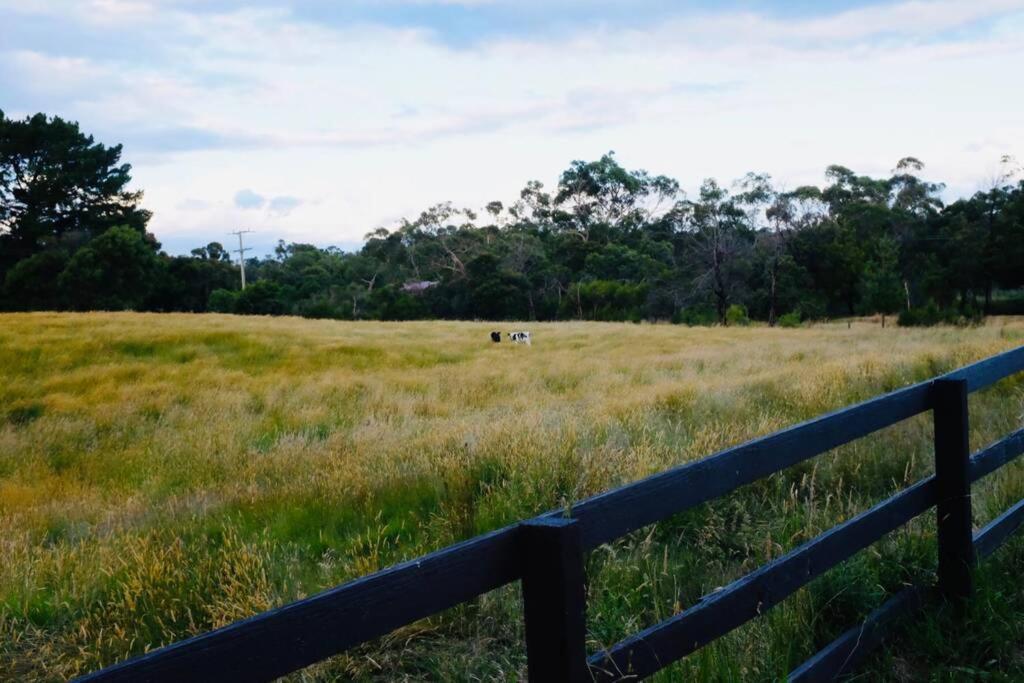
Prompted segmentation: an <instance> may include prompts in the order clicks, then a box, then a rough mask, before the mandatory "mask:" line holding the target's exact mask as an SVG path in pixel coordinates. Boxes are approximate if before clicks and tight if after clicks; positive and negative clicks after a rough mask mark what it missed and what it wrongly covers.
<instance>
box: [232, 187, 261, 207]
mask: <svg viewBox="0 0 1024 683" xmlns="http://www.w3.org/2000/svg"><path fill="white" fill-rule="evenodd" d="M266 203H267V199H266V197H264V196H263V195H261V194H256V193H255V192H253V191H252V190H239V191H238V192H236V193H235V206H236V207H238V208H239V209H262V208H263V206H264V205H265V204H266Z"/></svg>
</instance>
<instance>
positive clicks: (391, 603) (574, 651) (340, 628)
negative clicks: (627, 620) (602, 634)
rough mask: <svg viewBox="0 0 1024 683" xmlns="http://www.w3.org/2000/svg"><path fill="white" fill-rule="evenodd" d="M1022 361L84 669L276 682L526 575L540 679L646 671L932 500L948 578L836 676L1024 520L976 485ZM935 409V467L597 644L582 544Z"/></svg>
mask: <svg viewBox="0 0 1024 683" xmlns="http://www.w3.org/2000/svg"><path fill="white" fill-rule="evenodd" d="M1022 371H1024V346H1022V347H1019V348H1017V349H1014V350H1012V351H1008V352H1006V353H1003V354H1000V355H998V356H994V357H992V358H989V359H986V360H983V361H980V362H978V363H974V364H973V365H969V366H967V367H964V368H961V369H959V370H956V371H954V372H951V373H949V374H947V375H944V376H942V377H939V378H936V379H933V380H929V381H926V382H922V383H919V384H915V385H912V386H909V387H906V388H904V389H900V390H897V391H894V392H892V393H889V394H885V395H883V396H879V397H876V398H873V399H870V400H868V401H865V402H863V403H859V404H856V405H853V406H850V407H847V408H843V409H840V410H836V411H834V412H831V413H828V414H826V415H822V416H820V417H817V418H814V419H812V420H809V421H807V422H803V423H801V424H798V425H795V426H793V427H790V428H788V429H784V430H782V431H779V432H776V433H774V434H771V435H768V436H765V437H762V438H759V439H755V440H753V441H750V442H747V443H745V444H742V445H739V446H735V447H732V448H728V449H726V450H724V451H721V452H719V453H717V454H715V455H712V456H709V457H707V458H704V459H702V460H698V461H696V462H692V463H688V464H685V465H680V466H677V467H674V468H672V469H669V470H666V471H664V472H661V473H659V474H656V475H653V476H651V477H648V478H646V479H643V480H640V481H637V482H634V483H632V484H628V485H626V486H622V487H620V488H617V489H614V490H611V491H608V492H606V493H602V494H600V495H597V496H594V497H592V498H588V499H586V500H583V501H580V502H578V503H576V504H574V505H572V506H571V507H569V508H568V509H567V510H556V511H552V512H549V513H547V514H544V515H541V516H539V517H537V518H534V519H531V520H527V521H524V522H521V523H519V524H515V525H512V526H508V527H505V528H503V529H499V530H497V531H493V532H491V533H488V534H484V535H482V536H478V537H476V538H473V539H471V540H468V541H465V542H462V543H458V544H455V545H452V546H450V547H448V548H445V549H443V550H439V551H437V552H434V553H430V554H428V555H425V556H423V557H420V558H418V559H415V560H411V561H409V562H404V563H402V564H398V565H395V566H394V567H391V568H389V569H385V570H383V571H380V572H377V573H375V574H371V575H369V576H366V577H363V578H360V579H356V580H354V581H351V582H349V583H346V584H343V585H341V586H338V587H335V588H332V589H330V590H327V591H325V592H323V593H319V594H317V595H314V596H312V597H309V598H306V599H304V600H300V601H298V602H294V603H292V604H289V605H285V606H283V607H280V608H278V609H274V610H270V611H268V612H264V613H261V614H258V615H256V616H253V617H251V618H249V619H245V620H242V621H238V622H236V623H233V624H230V625H228V626H225V627H223V628H220V629H217V630H215V631H211V632H209V633H205V634H202V635H199V636H195V637H193V638H189V639H187V640H183V641H181V642H178V643H175V644H173V645H169V646H167V647H163V648H160V649H158V650H154V651H152V652H149V653H147V654H144V655H142V656H140V657H137V658H135V659H131V660H128V661H125V662H122V663H120V664H116V665H114V666H111V667H109V668H106V669H103V670H101V671H97V672H95V673H92V674H89V675H87V676H85V677H83V678H82V679H80V680H81V681H89V682H96V683H98V682H104V683H106V682H111V681H177V680H217V681H252V680H271V679H273V678H276V677H278V676H281V675H284V674H286V673H289V672H292V671H295V670H297V669H300V668H302V667H305V666H308V665H310V664H313V663H315V662H318V661H320V660H323V659H326V658H327V657H330V656H332V655H335V654H338V653H340V652H343V651H345V650H348V649H350V648H352V647H355V646H357V645H359V644H361V643H364V642H366V641H369V640H372V639H374V638H377V637H379V636H382V635H385V634H387V633H389V632H391V631H393V630H395V629H396V628H399V627H401V626H404V625H407V624H411V623H413V622H415V621H417V620H419V619H422V618H424V617H427V616H430V615H432V614H436V613H438V612H440V611H442V610H445V609H448V608H450V607H454V606H456V605H458V604H460V603H463V602H466V601H468V600H472V599H473V598H475V597H477V596H479V595H481V594H483V593H487V592H488V591H491V590H494V589H496V588H499V587H501V586H504V585H507V584H509V583H512V582H514V581H522V586H523V598H524V618H525V624H526V647H527V662H528V664H527V667H528V673H529V677H530V680H531V681H569V682H572V681H590V680H596V681H614V680H619V679H621V678H624V677H628V678H629V679H630V680H636V679H638V678H644V677H646V676H649V675H651V674H653V673H655V672H656V671H659V670H660V669H663V668H664V667H666V666H668V665H670V664H671V663H672V662H675V661H677V660H678V659H680V658H681V657H685V656H686V655H687V654H690V653H692V652H694V651H695V650H697V649H699V648H701V647H703V646H704V645H706V644H708V643H710V642H711V641H713V640H714V639H716V638H718V637H720V636H722V635H724V634H726V633H728V632H730V631H732V630H733V629H735V628H737V627H738V626H740V625H742V624H744V623H746V622H747V621H749V620H751V619H753V618H755V617H757V616H758V615H760V614H762V613H763V612H764V611H765V610H767V609H769V608H770V607H771V606H773V605H775V604H777V603H779V602H780V601H782V600H784V599H785V598H786V597H787V596H789V595H791V594H792V593H793V592H795V591H796V590H798V589H799V588H800V587H802V586H804V585H806V584H807V583H809V582H810V581H811V580H813V579H814V578H815V577H817V576H819V575H821V574H822V573H824V572H825V571H827V570H828V569H830V568H831V567H834V566H835V565H837V564H838V563H840V562H842V561H843V560H845V559H848V558H849V557H850V556H852V555H854V554H856V553H857V552H859V551H860V550H862V549H863V548H865V547H867V546H868V545H870V544H871V543H874V542H875V541H877V540H878V539H880V538H881V537H882V536H884V535H885V534H887V533H889V532H891V531H893V530H895V529H897V528H899V527H900V526H902V525H904V524H906V523H907V522H909V521H910V520H912V519H914V518H915V517H917V516H919V515H921V514H923V513H924V512H926V511H928V510H929V509H931V508H932V507H936V508H937V509H938V515H937V525H938V532H939V533H938V537H939V571H938V581H937V586H936V587H934V588H933V587H926V586H921V587H916V586H915V587H910V588H907V589H905V590H903V591H902V592H900V593H898V594H896V595H895V596H893V597H892V598H890V599H889V600H888V601H887V602H886V603H885V604H883V605H882V606H881V607H879V608H878V609H877V610H875V611H874V612H872V613H871V614H870V615H869V616H868V618H867V619H866V620H865V621H864V622H863V623H862V624H860V625H858V626H856V627H854V628H853V629H851V630H850V631H848V632H846V633H844V634H843V635H842V636H840V637H839V638H838V639H836V640H835V641H834V642H833V643H831V644H830V645H828V646H827V647H826V648H824V649H823V650H821V651H820V652H818V653H817V654H816V655H814V656H813V657H812V658H811V659H809V660H808V661H807V662H805V663H804V664H802V665H801V666H800V667H798V668H797V669H795V670H794V671H793V672H792V673H791V674H790V680H793V681H823V680H832V679H834V678H835V677H837V676H840V675H842V674H844V673H846V672H848V671H850V670H852V668H853V667H855V666H856V664H857V663H858V662H859V661H860V660H861V659H862V658H863V656H864V655H865V653H866V652H867V651H869V650H870V649H871V647H873V646H874V645H876V644H877V643H878V642H879V641H880V640H881V638H882V637H883V635H884V633H885V632H886V630H887V629H888V628H890V627H891V626H892V625H893V624H895V623H896V622H897V621H898V620H899V619H900V618H901V617H902V616H905V615H906V614H909V613H910V612H912V611H914V610H916V609H919V608H920V607H921V606H922V605H924V604H925V603H927V602H928V600H929V599H931V598H932V597H933V596H940V597H942V598H944V599H957V598H968V597H969V596H970V592H971V572H972V569H973V566H974V564H975V562H976V561H977V559H980V558H984V557H986V556H987V555H989V554H991V553H992V552H993V551H994V550H995V549H996V548H998V547H999V546H1000V545H1002V544H1003V543H1004V542H1005V541H1006V540H1007V539H1008V538H1009V537H1010V536H1011V535H1012V534H1013V532H1014V531H1016V530H1017V529H1018V528H1019V527H1020V526H1021V525H1022V524H1024V500H1022V501H1020V502H1018V503H1017V504H1016V505H1014V506H1012V507H1011V508H1010V509H1009V510H1007V511H1006V512H1005V513H1003V514H1002V515H1001V516H999V517H997V518H996V519H995V520H993V521H992V522H991V523H990V524H988V525H987V526H985V528H983V529H982V530H981V531H979V532H978V533H977V534H973V535H972V527H971V507H970V502H971V501H970V485H971V483H972V482H974V481H977V480H978V479H980V478H982V477H984V476H986V475H988V474H990V473H992V472H994V471H995V470H997V469H998V468H1000V467H1002V466H1004V465H1006V464H1007V463H1009V462H1011V461H1013V460H1014V459H1015V458H1017V457H1018V456H1020V455H1021V454H1022V453H1024V429H1022V430H1019V431H1016V432H1014V433H1012V434H1010V435H1009V436H1007V437H1006V438H1004V439H1002V440H1001V441H999V442H997V443H995V444H992V445H991V446H988V447H987V448H985V449H983V450H981V451H979V452H978V453H977V454H975V455H974V456H973V457H972V456H970V454H969V451H968V447H967V444H968V440H967V438H968V406H967V396H968V394H969V393H972V392H975V391H979V390H982V389H985V388H987V387H989V386H991V385H993V384H995V383H996V382H998V381H1000V380H1002V379H1004V378H1006V377H1009V376H1010V375H1013V374H1016V373H1018V372H1022ZM929 411H931V412H932V413H933V415H934V422H935V455H936V469H935V471H936V473H935V474H934V475H932V476H929V477H927V478H925V479H923V480H921V481H919V482H917V483H916V484H914V485H912V486H910V487H909V488H907V489H905V490H903V491H901V492H899V493H897V494H896V495H894V496H892V497H890V498H888V499H887V500H885V501H883V502H881V503H879V504H877V505H875V506H874V507H872V508H870V509H869V510H867V511H865V512H863V513H861V514H859V515H857V516H856V517H853V518H852V519H850V520H848V521H846V522H844V523H842V524H839V525H838V526H836V527H833V528H832V529H830V530H829V531H826V532H825V533H823V534H821V535H820V536H818V537H816V538H814V539H812V540H810V541H808V542H807V543H804V544H803V545H801V546H799V547H798V548H795V549H794V550H792V551H790V552H789V553H787V554H786V555H783V556H782V557H780V558H778V559H776V560H774V561H772V562H769V563H768V564H765V565H763V566H762V567H760V568H759V569H757V570H755V571H753V572H752V573H750V574H748V575H746V576H744V577H742V578H740V579H738V580H736V581H734V582H733V583H731V584H730V585H728V586H726V587H725V588H723V589H721V590H719V591H716V592H715V593H712V594H710V595H707V596H705V597H704V598H703V599H702V600H701V601H700V602H699V603H697V604H696V605H695V606H693V607H691V608H689V609H687V610H685V611H683V612H680V613H679V614H676V615H674V616H672V617H670V618H669V619H666V620H664V621H662V622H660V623H658V624H655V625H653V626H651V627H649V628H647V629H645V630H643V631H641V632H639V633H637V634H635V635H633V636H630V637H628V638H626V639H625V640H623V641H621V642H620V643H617V644H615V645H613V646H612V647H610V648H608V649H607V650H604V651H601V652H597V653H594V654H592V655H590V656H589V657H588V655H587V653H586V650H585V642H586V619H585V609H586V606H585V591H584V582H585V575H584V574H585V572H584V553H585V552H586V551H589V550H592V549H594V548H596V547H598V546H600V545H602V544H604V543H607V542H610V541H613V540H615V539H617V538H620V537H622V536H624V535H626V534H628V533H630V532H632V531H635V530H636V529H640V528H642V527H644V526H647V525H650V524H652V523H654V522H657V521H660V520H663V519H665V518H667V517H670V516H672V515H674V514H677V513H679V512H682V511H684V510H688V509H690V508H693V507H695V506H698V505H701V504H702V503H706V502H708V501H711V500H714V499H716V498H719V497H721V496H724V495H726V494H728V493H730V492H732V491H734V490H735V489H737V488H739V487H740V486H743V485H746V484H750V483H753V482H755V481H757V480H759V479H762V478H764V477H767V476H769V475H771V474H774V473H776V472H779V471H781V470H783V469H785V468H787V467H791V466H793V465H796V464H798V463H800V462H803V461H805V460H807V459H809V458H812V457H814V456H816V455H820V454H821V453H824V452H825V451H828V450H831V449H833V448H836V447H838V446H842V445H844V444H847V443H849V442H851V441H854V440H856V439H859V438H861V437H863V436H867V435H869V434H871V433H874V432H877V431H879V430H881V429H884V428H885V427H889V426H891V425H894V424H896V423H898V422H901V421H903V420H906V419H908V418H911V417H914V416H916V415H920V414H923V413H926V412H929Z"/></svg>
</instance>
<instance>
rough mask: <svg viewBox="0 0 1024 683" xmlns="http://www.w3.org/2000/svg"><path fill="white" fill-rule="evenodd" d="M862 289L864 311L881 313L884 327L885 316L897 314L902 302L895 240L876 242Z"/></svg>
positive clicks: (865, 272)
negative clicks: (875, 249) (875, 250)
mask: <svg viewBox="0 0 1024 683" xmlns="http://www.w3.org/2000/svg"><path fill="white" fill-rule="evenodd" d="M862 287H863V294H862V300H863V305H864V307H865V311H866V312H869V313H881V314H882V327H885V316H886V315H887V314H891V313H895V312H897V311H898V310H899V308H900V303H901V301H902V287H901V286H900V272H899V247H898V246H897V244H896V242H895V240H893V239H891V238H885V239H883V240H880V241H879V242H878V245H877V252H876V253H875V255H874V257H873V258H872V259H870V260H869V261H868V264H867V267H866V268H865V269H864V279H863V283H862Z"/></svg>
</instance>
